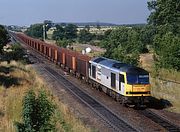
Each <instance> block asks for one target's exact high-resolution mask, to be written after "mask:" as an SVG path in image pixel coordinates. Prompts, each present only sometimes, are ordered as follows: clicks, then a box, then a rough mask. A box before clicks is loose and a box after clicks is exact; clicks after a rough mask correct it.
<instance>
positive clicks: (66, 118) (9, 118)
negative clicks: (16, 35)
mask: <svg viewBox="0 0 180 132" xmlns="http://www.w3.org/2000/svg"><path fill="white" fill-rule="evenodd" d="M0 78H1V79H0V131H8V132H13V131H15V126H14V123H15V122H22V100H23V98H24V96H25V93H27V91H29V90H30V89H32V90H34V91H35V93H38V91H40V90H42V88H43V90H44V91H45V92H46V94H47V97H48V99H49V100H51V101H52V102H53V104H55V105H56V109H55V114H54V115H53V118H52V123H54V124H55V127H56V131H90V128H87V127H86V126H85V125H84V124H83V123H82V122H81V121H80V120H78V119H76V118H75V117H74V115H73V114H72V113H71V112H70V110H69V109H68V107H67V106H66V105H65V104H63V103H61V102H60V101H59V99H58V97H55V96H54V95H53V94H52V93H51V91H50V90H49V89H48V88H47V87H46V85H45V84H44V82H43V80H42V79H41V78H39V77H38V76H37V74H36V73H35V71H34V70H33V69H32V67H31V66H30V65H24V64H22V63H21V62H16V61H11V62H10V63H9V64H8V63H7V62H1V63H0Z"/></svg>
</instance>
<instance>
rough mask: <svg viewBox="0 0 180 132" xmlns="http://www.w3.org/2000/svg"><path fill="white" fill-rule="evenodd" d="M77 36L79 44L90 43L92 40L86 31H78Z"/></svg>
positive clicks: (91, 36)
mask: <svg viewBox="0 0 180 132" xmlns="http://www.w3.org/2000/svg"><path fill="white" fill-rule="evenodd" d="M78 36H79V42H80V43H87V42H90V41H91V40H92V38H93V35H92V34H91V33H90V32H89V31H88V30H86V29H82V30H80V32H79V35H78Z"/></svg>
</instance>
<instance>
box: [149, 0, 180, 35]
mask: <svg viewBox="0 0 180 132" xmlns="http://www.w3.org/2000/svg"><path fill="white" fill-rule="evenodd" d="M148 8H149V10H150V11H152V12H151V14H150V16H149V18H148V23H149V24H152V25H154V26H166V28H167V27H169V28H168V31H171V32H173V33H175V34H179V33H180V19H179V18H180V1H179V0H152V1H150V2H148ZM161 29H162V27H161ZM168 31H166V32H168Z"/></svg>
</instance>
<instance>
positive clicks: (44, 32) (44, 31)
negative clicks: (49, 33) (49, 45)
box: [43, 24, 46, 41]
mask: <svg viewBox="0 0 180 132" xmlns="http://www.w3.org/2000/svg"><path fill="white" fill-rule="evenodd" d="M43 40H44V41H45V40H46V25H45V24H43Z"/></svg>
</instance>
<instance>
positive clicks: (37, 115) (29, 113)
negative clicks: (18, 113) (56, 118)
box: [16, 90, 55, 132]
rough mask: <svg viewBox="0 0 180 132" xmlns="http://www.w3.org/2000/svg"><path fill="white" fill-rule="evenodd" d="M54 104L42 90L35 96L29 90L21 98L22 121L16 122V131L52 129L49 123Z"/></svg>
mask: <svg viewBox="0 0 180 132" xmlns="http://www.w3.org/2000/svg"><path fill="white" fill-rule="evenodd" d="M54 110H55V107H54V105H53V104H52V103H51V102H50V101H49V100H48V99H47V96H46V94H45V92H44V91H41V92H39V95H38V97H36V95H35V93H34V91H32V90H30V91H29V92H28V93H27V94H26V96H25V97H24V100H23V114H22V115H23V123H16V127H17V131H18V132H35V131H36V132H39V131H40V132H46V131H52V130H54V125H53V124H51V123H50V120H51V117H52V115H53V113H54Z"/></svg>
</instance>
